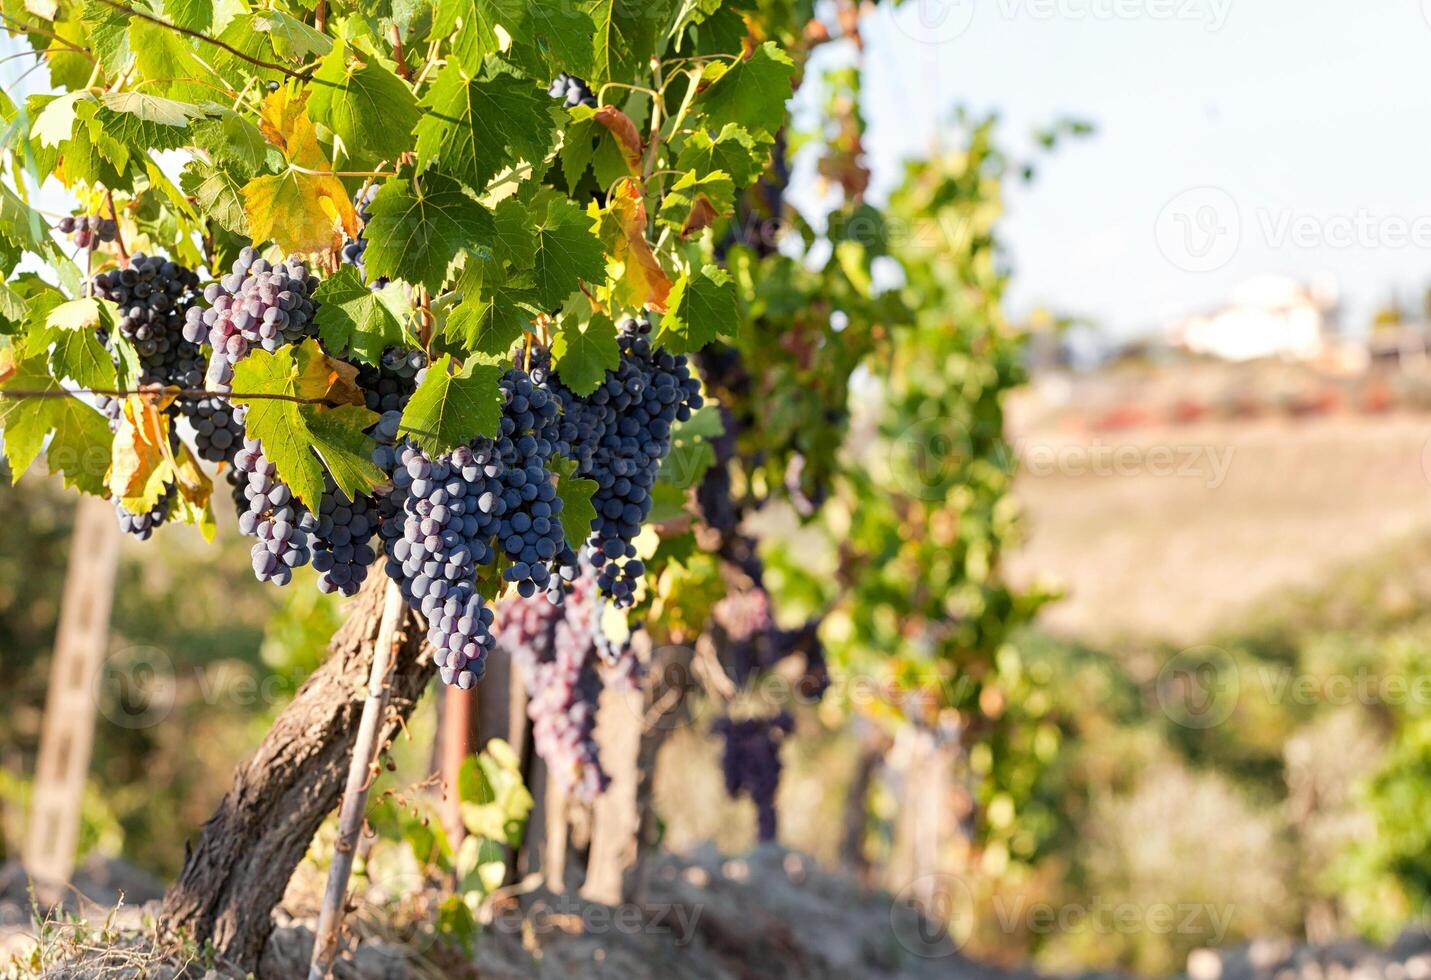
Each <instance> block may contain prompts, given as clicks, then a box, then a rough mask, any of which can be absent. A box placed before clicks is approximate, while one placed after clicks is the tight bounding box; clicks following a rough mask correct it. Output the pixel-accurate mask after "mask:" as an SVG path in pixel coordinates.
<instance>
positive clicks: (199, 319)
mask: <svg viewBox="0 0 1431 980" xmlns="http://www.w3.org/2000/svg"><path fill="white" fill-rule="evenodd" d="M317 288H318V280H317V278H316V277H314V276H311V275H309V274H308V268H307V267H306V266H305V265H303V263H301V262H299V261H297V260H296V259H289V260H288V261H287V262H283V263H279V264H278V265H271V264H270V263H269V262H268V260H267V259H264V258H260V257H259V254H258V252H257V250H255V249H253V248H245V249H244V250H243V251H241V252H240V253H239V257H238V258H237V259H235V260H234V264H233V271H231V272H230V273H229V274H228V275H226V276H224V277H223V278H222V279H220V280H219V281H218V282H211V283H209V284H208V286H206V287H204V299H205V300H207V301H208V303H209V307H208V308H207V309H203V308H200V307H197V306H195V307H193V308H191V309H190V310H189V311H188V314H187V316H186V318H185V321H184V339H186V340H188V341H189V342H190V343H193V344H200V343H203V342H204V341H205V340H207V341H208V343H209V346H210V347H211V348H212V354H211V355H210V359H209V372H208V382H209V385H210V386H211V387H213V388H215V389H216V390H226V389H227V387H228V385H229V383H230V382H231V381H232V380H233V368H234V365H235V364H237V363H238V362H239V361H241V360H243V358H244V357H245V356H246V355H247V354H248V352H249V349H250V348H251V347H252V346H253V345H255V344H257V345H259V346H261V347H262V348H263V349H264V350H267V351H274V350H277V349H278V348H279V347H280V346H281V345H283V344H292V343H297V342H298V341H301V340H303V339H304V338H305V337H311V336H314V335H315V333H316V325H315V324H314V323H313V314H314V313H315V312H316V309H317V306H316V304H315V303H314V301H313V291H314V290H316V289H317Z"/></svg>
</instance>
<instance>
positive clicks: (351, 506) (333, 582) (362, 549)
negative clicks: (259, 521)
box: [313, 478, 380, 596]
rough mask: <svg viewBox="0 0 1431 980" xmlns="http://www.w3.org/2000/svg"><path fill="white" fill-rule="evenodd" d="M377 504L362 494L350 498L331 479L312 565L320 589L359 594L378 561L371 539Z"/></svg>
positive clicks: (315, 531) (317, 524) (318, 523)
mask: <svg viewBox="0 0 1431 980" xmlns="http://www.w3.org/2000/svg"><path fill="white" fill-rule="evenodd" d="M379 520H380V518H379V514H378V506H377V504H376V503H375V502H374V501H373V500H372V499H371V498H369V497H365V496H363V495H362V494H359V495H358V497H357V499H355V500H349V499H348V496H347V495H346V494H344V493H343V492H342V491H341V490H339V489H338V488H337V486H336V485H335V484H334V483H333V480H332V478H329V479H328V485H327V488H326V489H325V490H324V493H323V500H322V501H321V502H320V503H319V505H318V519H317V521H316V522H315V524H314V527H313V568H314V569H315V570H316V571H317V572H318V589H319V591H320V592H325V593H332V592H337V593H340V594H342V595H345V596H351V595H356V594H357V592H358V589H360V588H361V587H362V585H363V582H364V581H366V580H367V577H368V568H369V566H371V565H372V564H373V562H374V561H376V560H377V552H376V551H374V550H373V547H372V545H370V544H369V543H368V542H370V541H371V540H372V538H373V535H374V534H376V533H377V531H378V523H379Z"/></svg>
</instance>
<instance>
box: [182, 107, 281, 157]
mask: <svg viewBox="0 0 1431 980" xmlns="http://www.w3.org/2000/svg"><path fill="white" fill-rule="evenodd" d="M204 108H205V109H206V110H208V113H209V115H208V116H207V117H205V118H203V119H199V120H197V121H195V122H194V123H193V124H191V125H190V127H189V128H190V129H191V130H192V131H193V132H192V136H191V139H192V140H193V143H194V145H195V146H197V147H199V148H201V149H203V150H207V151H208V154H209V156H211V157H212V158H213V159H214V162H215V163H219V164H223V165H227V166H232V167H241V168H243V169H244V170H249V171H255V170H259V169H262V168H263V167H264V165H265V164H266V163H268V162H269V161H270V160H272V161H273V162H274V164H275V165H277V162H278V161H279V160H280V156H279V154H278V151H277V150H276V149H274V148H273V147H272V146H270V145H269V143H268V141H267V140H265V139H264V138H263V133H261V132H259V129H258V127H257V126H255V125H254V124H253V123H251V122H250V121H249V120H248V119H246V118H244V117H243V116H241V115H239V114H238V113H237V112H234V111H233V110H232V109H229V108H227V107H225V106H216V105H213V104H212V103H211V104H209V105H206V106H204Z"/></svg>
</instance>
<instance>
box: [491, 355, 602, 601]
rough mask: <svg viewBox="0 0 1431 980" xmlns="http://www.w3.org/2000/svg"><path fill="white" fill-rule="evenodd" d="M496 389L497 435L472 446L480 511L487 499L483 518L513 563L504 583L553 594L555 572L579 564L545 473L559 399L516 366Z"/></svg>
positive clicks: (550, 476) (552, 484)
mask: <svg viewBox="0 0 1431 980" xmlns="http://www.w3.org/2000/svg"><path fill="white" fill-rule="evenodd" d="M501 388H502V395H503V401H504V404H503V409H502V428H501V434H500V435H499V436H498V437H497V438H496V439H495V440H491V441H490V442H489V441H488V440H477V441H475V442H474V443H473V444H472V446H473V451H474V456H476V457H478V458H479V460H480V462H479V465H480V466H481V468H482V475H483V476H484V477H486V478H487V480H488V481H489V482H488V483H487V484H486V485H485V487H484V496H483V497H481V498H479V501H478V502H479V506H481V505H482V504H483V503H484V502H485V503H486V505H487V507H488V509H487V510H486V511H484V513H490V514H492V515H493V516H494V517H496V518H497V520H498V525H497V529H496V539H497V545H498V547H499V548H501V550H502V553H503V554H504V555H505V556H506V557H507V559H508V560H509V561H510V562H511V564H510V565H509V566H507V568H506V570H505V571H504V572H503V573H502V577H503V579H504V580H506V581H507V582H511V583H514V584H515V585H516V587H517V591H518V593H520V594H521V595H522V596H531V595H534V594H535V593H536V592H537V590H539V589H541V590H547V591H550V592H552V593H555V592H556V591H557V589H558V588H559V586H560V575H559V570H560V569H561V568H562V567H563V566H572V565H574V564H575V562H576V555H575V553H573V552H572V550H571V548H569V547H568V546H567V543H566V535H565V533H564V531H563V530H562V524H561V510H562V501H561V498H559V497H558V496H557V493H556V483H555V480H554V476H553V474H552V471H551V470H550V469H549V468H548V464H549V461H550V460H551V458H552V455H553V453H555V451H556V440H557V435H558V427H559V421H558V416H559V413H560V411H561V406H560V402H559V400H558V398H557V397H556V395H555V394H553V393H552V392H551V391H549V390H548V389H546V388H545V387H542V386H541V385H539V384H537V383H535V382H533V380H532V379H531V377H530V376H529V375H528V374H527V373H526V372H525V371H522V370H520V369H518V368H513V369H512V370H510V371H508V372H507V373H506V374H505V375H504V376H503V378H502V381H501Z"/></svg>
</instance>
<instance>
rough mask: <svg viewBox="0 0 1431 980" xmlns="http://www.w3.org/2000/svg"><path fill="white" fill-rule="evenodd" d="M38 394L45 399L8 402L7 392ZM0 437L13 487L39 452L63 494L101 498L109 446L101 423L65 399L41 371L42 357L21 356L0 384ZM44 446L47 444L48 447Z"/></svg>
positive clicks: (85, 407)
mask: <svg viewBox="0 0 1431 980" xmlns="http://www.w3.org/2000/svg"><path fill="white" fill-rule="evenodd" d="M20 391H39V392H44V393H46V395H48V396H49V397H43V398H27V397H18V396H17V397H10V396H7V395H6V392H20ZM0 435H3V437H4V440H5V458H6V459H7V460H8V461H9V463H10V475H11V479H12V480H13V481H14V482H16V483H18V482H19V480H20V477H21V476H23V475H24V474H25V471H26V470H28V469H29V468H30V466H31V464H33V463H34V462H35V460H36V459H37V458H38V457H39V455H40V453H41V452H42V451H43V452H44V453H45V460H46V463H47V464H48V466H49V471H50V473H52V474H53V473H59V474H61V475H62V476H63V479H64V485H65V486H66V487H67V488H74V489H78V490H80V491H82V492H84V493H89V494H94V495H96V496H101V497H102V496H104V495H105V487H104V474H105V471H106V470H108V469H109V446H110V443H111V441H112V439H111V436H110V432H109V424H108V422H107V421H106V420H105V417H104V416H103V415H102V414H100V413H99V412H98V411H96V410H95V409H93V408H91V407H90V406H89V405H87V404H85V403H84V402H82V401H80V400H79V399H78V398H75V397H73V396H72V395H69V394H68V393H67V392H65V390H64V388H63V387H61V385H60V383H59V382H58V381H56V380H55V379H54V378H53V377H51V376H50V372H49V371H48V370H47V369H46V358H45V355H44V353H43V352H38V353H35V354H32V355H28V356H24V357H22V358H21V359H20V361H19V362H18V363H17V364H16V365H15V367H14V373H13V374H11V375H10V377H9V378H8V379H7V380H6V381H5V382H4V383H0ZM46 440H48V443H47V441H46Z"/></svg>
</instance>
